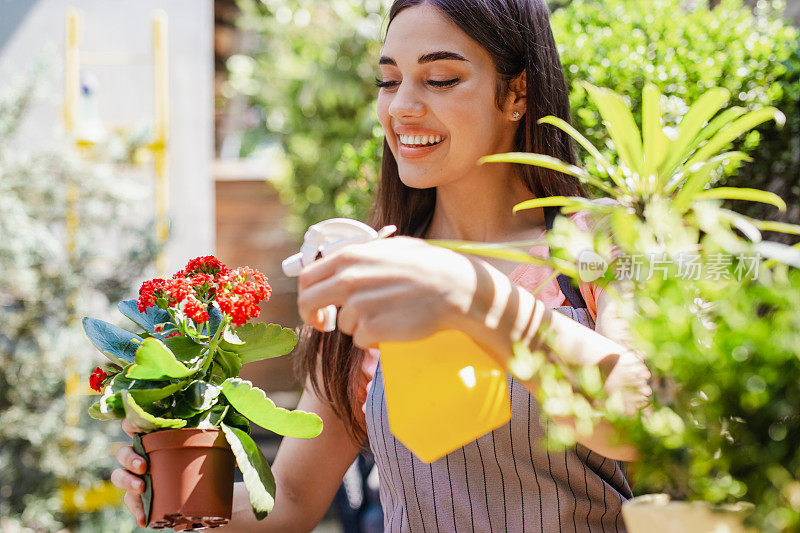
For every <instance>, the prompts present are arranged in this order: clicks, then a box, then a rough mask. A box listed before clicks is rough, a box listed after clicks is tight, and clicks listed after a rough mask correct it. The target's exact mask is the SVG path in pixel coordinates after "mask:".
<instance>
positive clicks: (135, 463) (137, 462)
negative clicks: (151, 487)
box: [133, 459, 144, 470]
mask: <svg viewBox="0 0 800 533" xmlns="http://www.w3.org/2000/svg"><path fill="white" fill-rule="evenodd" d="M133 467H134V468H136V469H137V470H138V469H140V468H143V467H144V461H142V460H141V459H134V460H133Z"/></svg>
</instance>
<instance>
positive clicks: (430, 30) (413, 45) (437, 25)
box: [381, 4, 488, 62]
mask: <svg viewBox="0 0 800 533" xmlns="http://www.w3.org/2000/svg"><path fill="white" fill-rule="evenodd" d="M436 52H452V53H455V54H458V55H460V56H462V57H464V58H466V59H468V60H469V61H471V62H475V61H479V60H480V57H479V56H481V55H482V54H481V52H483V55H487V56H488V53H487V52H486V51H485V50H483V48H482V47H481V46H480V45H479V44H478V43H476V42H475V41H473V40H472V39H471V38H470V37H469V36H468V35H467V34H466V33H464V31H463V30H462V29H461V28H459V27H458V26H457V25H456V24H455V23H454V22H453V21H452V20H450V19H449V18H448V17H447V15H445V14H444V13H442V12H441V11H439V10H438V9H436V8H435V7H433V6H431V5H429V4H422V5H418V6H414V7H409V8H406V9H404V10H403V11H401V12H400V13H398V14H397V16H395V18H394V19H393V20H392V23H391V24H390V25H389V29H388V30H387V32H386V39H385V40H384V43H383V48H382V50H381V56H384V57H390V58H392V59H398V58H402V59H403V60H409V59H412V60H414V61H417V60H418V59H420V58H422V57H423V56H425V55H427V54H432V53H436ZM395 56H396V57H395Z"/></svg>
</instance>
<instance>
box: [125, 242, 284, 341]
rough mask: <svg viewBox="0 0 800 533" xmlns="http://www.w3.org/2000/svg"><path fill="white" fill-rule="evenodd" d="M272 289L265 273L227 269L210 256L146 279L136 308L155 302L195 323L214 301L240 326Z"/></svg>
mask: <svg viewBox="0 0 800 533" xmlns="http://www.w3.org/2000/svg"><path fill="white" fill-rule="evenodd" d="M271 295H272V288H271V287H270V286H269V283H268V282H267V278H266V276H264V274H262V273H261V272H259V271H257V270H254V269H252V268H250V267H241V268H236V269H233V270H231V269H229V268H228V267H226V266H225V265H224V264H223V263H222V262H221V261H220V260H219V259H217V258H216V257H214V256H213V255H207V256H205V257H197V258H195V259H192V260H191V261H189V263H188V264H187V265H186V268H185V269H184V270H181V271H178V272H177V273H176V274H175V275H174V276H172V277H171V278H169V279H168V280H164V279H154V280H150V281H146V282H144V283H143V284H142V288H141V289H139V300H138V301H137V305H138V307H139V311H141V312H145V310H146V309H147V308H148V307H150V306H152V305H157V306H158V307H160V308H161V309H167V308H172V309H178V306H180V308H181V309H183V312H184V313H185V314H186V316H187V317H189V318H191V319H192V320H194V321H195V322H196V323H198V324H199V323H203V322H206V321H208V319H209V317H208V305H209V304H210V303H211V302H213V301H214V300H216V301H217V303H218V305H219V308H220V310H221V311H222V312H223V313H225V314H226V315H228V316H229V317H231V321H232V322H233V324H234V325H237V326H241V325H242V324H244V323H245V322H247V320H248V319H250V318H253V317H257V316H258V315H259V312H260V311H261V310H260V309H259V307H258V304H259V302H261V301H262V300H263V301H267V300H269V298H270V296H271Z"/></svg>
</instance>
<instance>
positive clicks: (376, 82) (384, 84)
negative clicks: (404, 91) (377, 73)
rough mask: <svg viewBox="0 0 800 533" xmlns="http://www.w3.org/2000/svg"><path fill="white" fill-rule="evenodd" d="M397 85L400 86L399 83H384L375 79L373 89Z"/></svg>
mask: <svg viewBox="0 0 800 533" xmlns="http://www.w3.org/2000/svg"><path fill="white" fill-rule="evenodd" d="M397 85H400V82H399V81H384V80H382V79H379V78H375V87H380V88H383V87H395V86H397Z"/></svg>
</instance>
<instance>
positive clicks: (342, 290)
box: [297, 274, 355, 325]
mask: <svg viewBox="0 0 800 533" xmlns="http://www.w3.org/2000/svg"><path fill="white" fill-rule="evenodd" d="M354 285H355V282H354V281H352V280H350V279H348V277H347V276H342V275H341V274H337V275H334V276H332V277H330V278H327V279H325V280H323V281H320V282H319V283H316V284H314V285H312V286H310V287H308V288H306V289H305V290H300V291H299V292H298V294H297V311H298V312H299V313H300V318H302V319H303V321H304V322H305V323H306V324H317V325H321V323H320V319H321V318H322V316H319V315H318V313H317V311H318V310H320V309H323V308H325V307H326V306H328V305H336V306H339V305H342V304H343V303H344V302H346V301H347V299H348V297H349V296H350V293H351V291H352V290H353V287H354Z"/></svg>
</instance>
